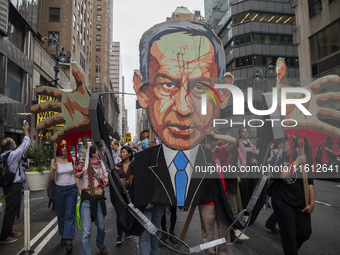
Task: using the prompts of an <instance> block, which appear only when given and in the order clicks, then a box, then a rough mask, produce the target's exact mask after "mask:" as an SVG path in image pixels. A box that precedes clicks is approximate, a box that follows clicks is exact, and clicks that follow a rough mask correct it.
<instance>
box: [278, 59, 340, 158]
mask: <svg viewBox="0 0 340 255" xmlns="http://www.w3.org/2000/svg"><path fill="white" fill-rule="evenodd" d="M276 74H277V88H278V98H280V97H281V92H282V88H286V87H289V85H287V84H288V82H287V79H286V76H287V67H286V63H285V61H284V60H283V59H282V58H278V60H277V62H276ZM339 86H340V78H339V76H337V75H328V76H325V77H322V78H320V79H317V80H316V81H314V82H312V83H311V84H309V85H307V86H305V87H303V88H304V89H307V90H308V91H309V92H310V94H311V99H310V100H309V101H308V102H306V103H304V104H303V106H304V107H305V108H306V109H307V110H308V111H309V112H310V113H311V115H305V114H304V113H302V112H301V110H300V109H298V108H297V107H296V106H295V105H293V104H291V105H287V109H286V115H285V116H282V117H283V119H285V125H294V124H295V122H293V121H290V120H289V119H292V120H295V121H297V126H296V127H294V128H285V132H286V133H288V134H289V135H290V136H292V135H293V134H296V135H300V136H302V137H306V138H308V140H309V141H310V143H311V145H312V148H313V158H315V156H316V150H317V147H318V145H319V144H320V143H322V144H323V146H324V148H325V143H326V138H327V137H328V136H330V137H332V138H333V140H334V147H333V152H334V153H335V154H339V151H338V148H337V147H336V144H337V140H338V138H339V137H340V111H339V110H336V109H334V105H336V103H338V102H339V99H340V90H339V89H335V90H334V88H338V87H339ZM330 89H332V90H333V92H329V91H330ZM304 97H305V95H304V94H302V93H300V94H299V93H288V94H287V98H304ZM279 102H281V100H279ZM281 103H282V102H281ZM280 106H281V105H280ZM331 107H332V108H333V109H332V108H331ZM281 110H282V109H281ZM323 151H324V156H323V158H324V162H326V161H327V155H326V150H323Z"/></svg>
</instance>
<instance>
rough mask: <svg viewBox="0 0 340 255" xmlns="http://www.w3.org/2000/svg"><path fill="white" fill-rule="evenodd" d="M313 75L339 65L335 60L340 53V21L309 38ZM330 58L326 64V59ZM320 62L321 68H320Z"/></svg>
mask: <svg viewBox="0 0 340 255" xmlns="http://www.w3.org/2000/svg"><path fill="white" fill-rule="evenodd" d="M309 41H310V51H311V61H312V73H313V76H315V75H317V74H319V73H323V72H325V71H327V70H329V69H331V68H333V67H336V66H339V61H334V58H336V57H337V56H338V55H337V54H339V53H340V21H339V20H337V21H336V22H334V23H332V24H330V25H328V26H327V27H325V28H324V29H323V30H321V31H319V32H317V33H316V34H314V35H312V36H311V37H310V38H309ZM327 60H329V61H328V62H327V64H326V61H327ZM320 62H322V63H321V68H320Z"/></svg>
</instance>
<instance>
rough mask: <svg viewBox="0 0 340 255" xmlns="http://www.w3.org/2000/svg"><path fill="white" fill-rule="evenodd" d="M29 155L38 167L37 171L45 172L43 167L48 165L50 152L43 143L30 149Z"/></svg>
mask: <svg viewBox="0 0 340 255" xmlns="http://www.w3.org/2000/svg"><path fill="white" fill-rule="evenodd" d="M28 153H29V155H30V156H31V157H32V158H33V160H34V162H35V164H36V165H37V171H38V172H42V171H44V168H43V167H42V165H46V161H47V159H48V156H49V155H50V150H49V149H48V148H47V147H45V146H44V145H43V144H42V143H41V144H38V145H37V146H36V147H35V148H29V149H28Z"/></svg>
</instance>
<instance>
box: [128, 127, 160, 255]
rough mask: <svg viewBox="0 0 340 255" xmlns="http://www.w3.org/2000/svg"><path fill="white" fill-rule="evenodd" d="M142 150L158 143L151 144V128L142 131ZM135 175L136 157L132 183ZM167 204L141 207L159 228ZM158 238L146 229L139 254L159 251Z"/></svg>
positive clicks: (130, 169) (131, 169) (146, 254)
mask: <svg viewBox="0 0 340 255" xmlns="http://www.w3.org/2000/svg"><path fill="white" fill-rule="evenodd" d="M140 140H141V144H142V151H143V150H146V149H147V148H148V147H150V146H154V145H156V142H155V141H151V142H150V145H149V130H143V131H142V132H141V133H140ZM133 176H134V159H133V160H132V162H131V163H130V167H129V180H130V185H132V184H133ZM164 208H165V206H159V205H152V204H148V205H147V206H146V207H145V208H140V210H141V211H142V212H143V213H144V215H145V216H146V217H147V218H148V219H149V220H150V221H151V222H152V223H153V224H154V225H155V227H156V228H157V229H159V228H160V227H161V219H162V216H163V212H164ZM158 243H159V242H158V240H157V238H156V237H155V236H154V235H151V234H150V233H149V232H148V231H147V230H146V229H145V230H144V231H143V233H142V235H141V236H140V237H139V254H140V255H155V254H157V253H158Z"/></svg>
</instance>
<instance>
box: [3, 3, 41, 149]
mask: <svg viewBox="0 0 340 255" xmlns="http://www.w3.org/2000/svg"><path fill="white" fill-rule="evenodd" d="M39 4H40V2H39ZM38 7H39V5H38V1H29V2H27V1H8V0H1V1H0V12H1V17H0V140H2V138H4V137H11V138H12V139H13V140H14V141H15V142H16V143H17V144H20V143H21V141H22V138H23V137H24V132H23V130H22V126H23V125H22V121H23V120H24V119H27V120H28V121H29V122H30V124H31V123H32V121H33V120H34V118H33V116H32V115H31V112H30V106H31V105H32V101H33V100H35V99H34V95H33V93H32V88H33V78H32V76H33V70H34V63H33V50H34V40H35V37H36V36H37V35H38V34H37V23H38ZM31 117H32V118H31ZM31 126H32V125H31ZM33 126H34V125H33Z"/></svg>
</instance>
